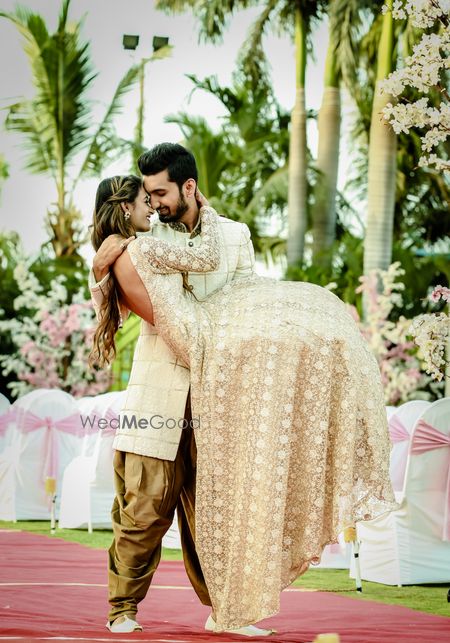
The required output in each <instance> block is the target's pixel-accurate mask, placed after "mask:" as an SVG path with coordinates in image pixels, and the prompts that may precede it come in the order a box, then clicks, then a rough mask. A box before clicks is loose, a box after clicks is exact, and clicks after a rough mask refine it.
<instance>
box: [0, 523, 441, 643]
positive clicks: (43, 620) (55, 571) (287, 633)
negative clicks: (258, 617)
mask: <svg viewBox="0 0 450 643" xmlns="http://www.w3.org/2000/svg"><path fill="white" fill-rule="evenodd" d="M0 556H1V568H0V569H1V571H0V642H1V641H56V640H73V641H123V642H125V641H152V642H160V643H193V642H194V641H198V642H201V641H216V642H217V643H224V642H225V641H249V640H253V641H255V639H247V638H243V637H235V636H230V635H217V634H209V633H206V632H205V631H204V629H203V624H204V622H205V620H206V618H207V616H208V612H209V610H208V608H206V607H204V606H203V605H201V604H200V603H199V602H198V599H197V597H196V595H195V593H194V591H193V590H192V589H191V588H190V585H189V581H188V579H187V577H186V575H185V572H184V568H183V564H182V563H181V562H178V561H176V562H175V561H174V562H163V563H161V565H160V567H159V569H158V572H157V574H156V575H155V578H154V581H153V585H152V588H151V589H150V591H149V594H148V596H147V598H146V600H145V601H143V602H142V603H141V607H140V610H139V621H140V623H141V624H142V625H143V626H144V628H145V629H144V632H142V633H139V634H111V633H110V632H108V631H107V630H106V628H105V622H106V615H107V610H108V605H107V590H106V552H104V551H100V550H94V549H90V548H88V547H84V546H82V545H77V544H75V543H68V542H66V541H63V540H60V539H57V538H49V537H46V536H37V535H34V534H29V533H26V532H17V531H16V532H13V531H1V530H0ZM444 594H445V592H443V600H445V596H444ZM264 623H265V624H266V625H267V626H270V627H272V628H275V629H276V630H277V634H276V635H274V636H271V637H270V639H269V641H270V643H291V642H295V643H305V642H307V641H312V640H313V639H314V637H315V636H317V634H320V633H324V632H338V633H339V635H340V637H341V641H342V643H386V642H389V641H392V643H403V642H408V643H434V642H436V643H437V642H439V643H446V642H450V620H449V619H447V618H445V617H440V616H433V615H429V614H423V613H420V612H416V611H414V610H410V609H408V608H405V607H397V606H390V605H383V604H380V603H375V602H372V601H363V600H357V599H354V598H349V597H347V596H339V595H336V594H329V593H324V592H305V591H297V590H292V591H289V590H288V591H285V592H283V595H282V601H281V611H280V613H279V614H278V615H277V616H275V617H273V618H271V619H268V620H266V621H265V622H264ZM263 640H266V641H267V639H263Z"/></svg>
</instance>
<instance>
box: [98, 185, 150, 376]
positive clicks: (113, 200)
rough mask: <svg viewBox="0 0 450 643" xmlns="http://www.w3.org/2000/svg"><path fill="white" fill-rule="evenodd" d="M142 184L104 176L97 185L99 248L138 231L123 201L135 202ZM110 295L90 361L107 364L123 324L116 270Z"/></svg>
mask: <svg viewBox="0 0 450 643" xmlns="http://www.w3.org/2000/svg"><path fill="white" fill-rule="evenodd" d="M141 187H142V179H140V178H139V177H138V176H134V175H132V174H131V175H129V176H113V177H111V178H108V179H103V181H102V182H101V183H100V185H99V186H98V188H97V194H96V196H95V208H94V214H93V220H92V226H91V241H92V245H93V246H94V248H95V251H97V250H98V249H99V247H100V246H101V244H102V242H103V241H104V240H105V239H106V237H108V236H109V235H110V234H120V235H121V236H122V237H124V238H128V237H131V236H132V235H134V234H136V230H135V229H134V227H133V225H132V223H131V219H130V218H125V215H124V211H123V209H122V206H121V203H125V202H127V203H133V201H135V200H136V198H137V196H138V194H139V190H140V189H141ZM109 286H110V288H109V291H108V296H107V297H105V298H104V299H103V303H102V306H101V308H100V312H99V323H98V326H97V328H96V331H95V334H94V337H93V345H92V351H91V353H90V355H89V364H90V365H91V366H92V365H94V364H97V365H98V366H106V365H107V364H109V363H110V362H111V361H112V360H113V359H114V357H115V356H116V346H115V342H114V337H115V334H116V332H117V330H118V328H119V326H120V311H119V292H118V288H117V283H116V280H115V278H114V275H113V273H112V272H111V273H110V276H109Z"/></svg>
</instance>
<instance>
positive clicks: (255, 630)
mask: <svg viewBox="0 0 450 643" xmlns="http://www.w3.org/2000/svg"><path fill="white" fill-rule="evenodd" d="M215 627H216V624H215V622H214V619H213V617H212V616H211V614H210V615H209V616H208V620H207V621H206V623H205V630H207V631H208V632H214V631H215ZM225 631H226V633H227V634H238V635H240V636H270V635H271V634H275V632H276V630H263V629H262V628H261V627H256V625H244V627H238V628H236V629H235V630H225ZM217 633H218V634H223V632H217Z"/></svg>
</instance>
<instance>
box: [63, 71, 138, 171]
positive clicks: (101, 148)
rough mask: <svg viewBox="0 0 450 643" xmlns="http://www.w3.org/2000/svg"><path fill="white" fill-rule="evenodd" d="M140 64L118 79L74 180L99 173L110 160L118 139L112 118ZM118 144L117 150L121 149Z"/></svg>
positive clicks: (132, 82)
mask: <svg viewBox="0 0 450 643" xmlns="http://www.w3.org/2000/svg"><path fill="white" fill-rule="evenodd" d="M140 67H141V65H140V64H138V65H133V66H132V67H130V69H128V71H127V72H126V74H125V75H124V76H123V78H122V79H121V80H120V82H119V84H118V85H117V87H116V91H115V92H114V96H113V98H112V100H111V103H110V104H109V106H108V108H107V110H106V113H105V115H104V117H103V120H102V121H101V123H100V124H99V126H98V127H97V130H96V132H95V133H94V134H93V136H92V138H91V142H90V145H89V148H88V150H87V153H86V156H85V159H84V161H83V163H82V165H81V168H80V171H79V173H78V177H77V179H76V182H77V181H78V180H79V179H80V178H82V177H83V176H88V175H95V174H100V172H101V171H102V168H103V166H104V163H105V162H106V161H108V163H109V162H111V155H110V153H111V152H113V151H114V150H115V149H116V147H115V146H116V144H117V141H118V139H117V138H116V137H115V136H114V129H113V120H114V118H115V116H117V115H118V114H120V112H121V111H122V107H123V98H124V96H125V95H126V94H127V93H128V92H129V91H130V90H131V89H132V88H133V86H134V85H135V83H136V81H137V79H138V77H139V70H140ZM123 145H124V144H122V145H121V146H120V149H119V152H120V151H121V150H123Z"/></svg>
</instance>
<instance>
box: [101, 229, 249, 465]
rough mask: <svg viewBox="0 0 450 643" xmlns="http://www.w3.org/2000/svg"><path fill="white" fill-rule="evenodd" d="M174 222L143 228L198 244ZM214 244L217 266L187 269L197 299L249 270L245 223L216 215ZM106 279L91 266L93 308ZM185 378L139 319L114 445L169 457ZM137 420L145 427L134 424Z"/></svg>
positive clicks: (178, 428)
mask: <svg viewBox="0 0 450 643" xmlns="http://www.w3.org/2000/svg"><path fill="white" fill-rule="evenodd" d="M180 228H181V229H183V228H184V226H183V224H176V229H175V226H174V227H172V226H170V225H168V224H163V223H160V222H158V223H156V224H154V225H153V227H152V230H151V232H150V233H148V234H152V235H153V236H156V237H158V238H161V239H165V240H166V241H170V242H172V243H175V244H177V245H180V246H197V245H199V244H200V242H201V241H200V235H198V234H196V232H198V231H197V230H194V231H193V232H192V233H189V232H187V231H180ZM184 229H185V228H184ZM145 234H147V233H145ZM219 244H220V256H221V259H220V264H219V266H218V268H217V270H214V271H212V272H208V273H193V272H190V273H189V283H190V284H191V285H192V286H193V292H194V294H195V296H196V297H197V299H199V300H202V299H204V298H205V297H206V296H207V295H209V294H210V293H211V292H213V291H214V290H216V289H218V288H220V287H222V286H224V285H225V284H226V283H229V282H230V281H232V280H233V279H239V278H241V277H246V276H248V275H250V274H251V273H252V272H253V269H254V262H255V258H254V250H253V245H252V242H251V239H250V231H249V229H248V227H247V226H246V225H245V224H242V223H238V222H236V221H232V220H231V219H226V218H224V217H220V218H219ZM108 279H109V275H107V276H106V277H105V278H104V279H103V280H102V281H101V282H99V283H95V281H94V279H93V276H92V272H91V279H90V287H91V294H92V299H93V303H94V307H95V309H96V311H98V309H99V308H100V306H101V303H102V301H103V297H104V293H106V292H107V288H108ZM127 315H128V311H127V310H126V309H122V316H123V317H126V316H127ZM189 384H190V374H189V370H188V369H187V368H186V366H185V365H184V364H183V363H182V362H181V361H180V360H179V359H178V358H177V357H176V356H175V355H174V353H173V352H172V350H171V349H170V348H169V347H168V346H167V344H166V343H165V342H164V341H163V339H162V338H161V337H160V336H159V335H158V333H157V331H156V329H155V328H154V326H152V325H151V324H148V323H147V322H144V321H142V323H141V332H140V335H139V339H138V342H137V345H136V348H135V352H134V358H133V366H132V370H131V374H130V379H129V382H128V386H127V396H126V400H125V404H124V407H123V409H122V412H121V426H120V428H119V429H118V430H117V432H116V437H115V440H114V444H113V446H114V448H115V449H117V450H119V451H127V452H130V453H137V454H140V455H146V456H151V457H155V458H160V459H162V460H175V457H176V454H177V450H178V445H179V443H180V437H181V431H182V429H181V426H182V421H183V418H184V411H185V407H186V399H187V395H188V391H189ZM139 421H141V426H142V427H145V428H139V426H138V423H139ZM194 422H195V418H194ZM174 424H175V425H176V426H175V427H174V426H173V425H174Z"/></svg>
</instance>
